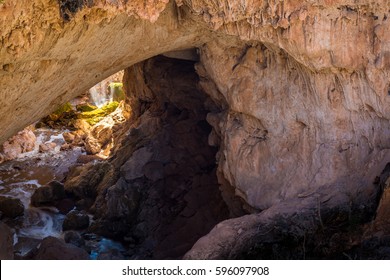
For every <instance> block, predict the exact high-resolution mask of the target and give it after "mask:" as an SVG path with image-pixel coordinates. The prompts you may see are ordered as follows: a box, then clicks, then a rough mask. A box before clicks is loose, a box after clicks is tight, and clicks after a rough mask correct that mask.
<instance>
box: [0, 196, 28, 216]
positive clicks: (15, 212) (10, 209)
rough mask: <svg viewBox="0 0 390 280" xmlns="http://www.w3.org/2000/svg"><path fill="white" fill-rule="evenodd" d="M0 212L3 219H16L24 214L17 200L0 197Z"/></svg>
mask: <svg viewBox="0 0 390 280" xmlns="http://www.w3.org/2000/svg"><path fill="white" fill-rule="evenodd" d="M0 212H2V213H3V216H4V217H8V218H16V217H18V216H22V215H23V214H24V206H23V203H22V202H21V201H20V199H18V198H12V197H6V196H0Z"/></svg>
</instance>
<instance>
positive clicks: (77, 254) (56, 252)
mask: <svg viewBox="0 0 390 280" xmlns="http://www.w3.org/2000/svg"><path fill="white" fill-rule="evenodd" d="M33 259H34V260H88V259H89V255H88V253H87V252H86V251H85V250H83V249H81V248H78V247H76V246H74V245H72V244H69V243H68V244H67V243H65V242H64V241H63V240H60V239H58V238H55V237H52V236H49V237H46V238H45V239H43V240H42V242H41V245H40V246H39V249H38V250H37V252H36V254H35V255H34V256H33Z"/></svg>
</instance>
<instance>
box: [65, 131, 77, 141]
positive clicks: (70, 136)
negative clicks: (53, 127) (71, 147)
mask: <svg viewBox="0 0 390 280" xmlns="http://www.w3.org/2000/svg"><path fill="white" fill-rule="evenodd" d="M62 136H63V137H64V140H65V142H66V143H72V142H73V140H74V139H75V134H74V133H73V132H64V133H62Z"/></svg>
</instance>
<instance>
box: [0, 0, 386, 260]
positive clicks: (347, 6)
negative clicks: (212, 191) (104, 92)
mask: <svg viewBox="0 0 390 280" xmlns="http://www.w3.org/2000/svg"><path fill="white" fill-rule="evenodd" d="M389 9H390V6H389V3H388V1H386V0H381V1H374V2H373V1H365V0H361V1H350V0H335V1H316V2H313V1H309V0H307V1H298V0H291V1H253V0H245V1H226V0H215V1H206V0H176V1H168V0H153V1H147V3H146V4H145V1H58V2H56V1H48V0H35V1H32V2H31V1H25V0H23V1H17V2H16V1H5V2H4V3H2V4H0V18H1V19H2V20H1V21H0V38H1V40H0V42H1V48H0V58H1V60H0V61H1V62H0V84H1V89H0V105H1V108H2V109H1V112H0V128H1V129H2V134H1V136H0V141H5V140H6V139H8V137H10V136H12V135H13V134H14V133H15V132H16V131H19V130H20V129H21V128H23V127H24V126H26V125H27V124H29V123H31V122H33V121H35V120H37V119H39V118H40V117H42V116H44V115H47V114H48V113H50V112H51V111H52V110H53V109H55V108H56V107H57V106H58V105H60V104H62V103H64V102H65V101H67V100H69V99H71V98H72V97H75V96H77V95H78V94H79V93H80V92H83V91H85V90H86V89H87V88H89V87H91V86H92V85H94V84H96V83H97V82H98V81H100V80H102V79H104V78H106V77H107V76H109V75H110V74H112V73H115V72H117V71H118V70H120V69H123V68H126V67H129V66H131V65H134V64H135V63H137V62H140V61H142V60H145V59H147V58H150V57H152V56H154V55H157V54H162V53H166V54H167V56H173V57H175V55H176V56H177V55H179V54H180V55H182V54H188V51H183V50H192V51H193V50H194V48H198V51H197V52H196V53H193V54H194V56H192V55H191V60H193V61H198V60H199V62H198V63H197V64H196V66H195V67H196V71H197V74H198V75H199V77H200V81H196V82H194V83H191V85H192V86H193V87H196V84H198V85H199V87H200V88H201V91H202V92H205V93H206V94H207V95H209V96H210V97H211V99H212V100H213V102H209V105H210V104H211V103H213V105H212V106H211V107H207V106H206V107H203V109H206V110H205V111H204V112H202V114H200V115H202V118H203V119H202V120H201V119H200V118H199V116H200V115H199V114H194V112H197V109H196V108H198V107H197V106H198V105H199V104H198V102H199V100H197V99H196V98H195V99H192V98H189V99H188V100H183V98H184V97H188V96H186V94H185V92H186V91H187V90H188V88H186V87H184V86H183V85H182V84H179V85H176V86H178V88H181V89H183V88H185V89H186V90H184V91H183V92H180V94H173V95H170V90H171V85H169V86H167V85H166V84H164V82H163V83H162V84H161V85H158V86H157V85H155V84H154V83H153V82H150V81H153V79H155V78H156V77H162V78H164V77H165V76H164V75H177V71H176V72H175V71H173V72H169V71H168V72H166V73H165V72H164V73H162V72H159V71H162V70H161V69H165V70H167V68H164V67H165V66H164V63H163V62H161V61H160V62H161V63H162V64H158V65H155V66H158V67H161V69H160V70H159V69H158V67H157V68H156V69H151V68H150V65H151V64H150V63H153V62H150V61H149V62H148V63H145V64H137V66H133V67H131V68H129V69H130V70H131V71H128V72H127V77H125V80H126V79H128V81H132V82H133V84H132V86H127V93H128V96H127V101H128V102H129V105H130V107H131V110H132V114H133V118H132V120H134V121H135V122H136V123H135V124H134V125H133V126H132V130H130V131H129V132H128V135H127V136H128V137H127V138H126V137H124V139H125V140H124V143H123V145H122V148H121V147H119V148H116V154H115V155H114V157H113V159H112V160H111V161H110V162H109V163H107V164H106V163H104V164H102V165H104V172H95V173H94V174H93V176H89V173H88V172H87V171H85V170H84V171H83V170H76V171H75V172H74V173H73V174H72V175H73V179H69V180H68V182H67V183H66V184H65V188H66V189H67V190H68V191H69V192H70V193H72V194H73V195H74V196H75V197H77V198H79V199H80V200H82V199H85V197H87V198H88V199H93V200H94V199H95V198H97V200H96V201H95V205H94V208H93V210H94V211H95V213H96V215H97V216H98V217H99V218H100V222H101V225H105V222H107V221H109V223H108V224H107V227H106V228H109V229H110V231H111V232H112V233H114V234H119V233H120V234H122V235H123V234H124V235H126V234H129V236H128V239H129V240H133V241H131V242H132V243H134V244H135V245H134V249H135V251H134V255H137V254H138V255H139V256H142V257H146V256H150V255H148V254H149V253H150V252H151V251H153V252H154V254H155V256H158V254H159V253H158V252H165V253H166V252H167V251H164V250H165V249H161V251H159V249H156V248H163V247H164V246H163V245H162V244H164V242H166V244H170V242H171V241H170V240H169V238H168V237H167V235H166V234H165V233H164V232H163V231H159V232H158V226H159V225H158V224H155V223H154V222H155V221H153V220H152V221H151V220H149V219H148V218H143V217H150V216H153V217H160V216H164V211H165V210H166V207H168V206H167V205H171V206H172V208H171V209H169V210H167V211H168V212H175V211H177V213H181V211H184V210H183V209H186V208H185V207H184V208H183V209H181V208H180V203H178V204H176V203H172V204H169V203H168V204H164V205H165V206H161V207H162V209H159V211H160V212H159V213H155V212H153V211H154V210H153V211H152V212H148V211H147V210H144V209H155V208H153V207H154V206H155V205H159V204H158V203H159V202H158V201H160V200H159V199H161V194H162V193H164V191H166V190H170V189H169V187H170V186H173V185H175V186H178V185H180V183H177V182H171V181H172V180H173V179H172V178H171V177H170V176H171V175H172V174H174V173H175V172H176V171H177V170H181V169H183V170H184V169H185V168H188V169H192V170H189V171H188V172H187V176H189V175H188V174H191V173H190V172H193V171H194V170H196V169H194V168H192V167H193V165H196V166H197V167H201V168H203V167H202V166H207V164H205V162H208V160H209V158H208V157H207V158H206V159H205V158H204V153H203V152H205V153H207V154H208V153H209V151H206V148H205V147H203V146H202V147H198V146H196V145H197V143H193V142H194V136H189V135H193V133H196V130H197V129H200V130H202V128H204V127H205V124H204V120H207V122H208V123H209V124H210V125H212V127H213V130H212V131H207V134H208V142H209V144H210V145H212V146H215V147H216V148H215V149H218V152H217V154H216V159H217V166H216V170H213V171H212V170H211V168H210V170H208V172H209V174H214V175H215V173H216V176H217V178H218V179H217V178H213V179H210V178H208V179H207V180H208V181H211V182H212V185H214V186H216V185H218V184H219V185H220V186H221V193H222V196H223V198H224V200H225V201H226V203H227V204H228V208H229V211H230V216H232V217H234V216H240V215H242V214H244V213H246V212H251V213H253V214H252V215H249V216H245V217H243V218H241V219H243V220H230V221H226V222H224V223H223V224H221V225H219V226H217V227H216V228H215V229H214V230H213V231H212V232H211V233H210V234H209V235H208V236H206V237H204V239H202V240H200V241H199V243H198V244H197V245H195V247H194V248H193V249H192V251H191V252H189V253H188V254H187V257H189V258H220V257H237V256H239V255H240V252H242V250H246V249H248V248H247V247H245V246H252V245H253V243H250V242H247V241H248V240H253V239H256V238H258V237H259V236H258V235H257V233H256V232H255V229H256V228H258V227H259V225H264V226H265V227H267V224H270V225H272V223H276V225H277V223H278V222H279V221H273V220H272V219H269V217H274V215H275V213H276V212H277V211H279V209H281V210H283V213H285V215H284V214H283V215H282V220H283V219H284V218H288V219H290V218H292V217H293V215H294V213H301V214H299V215H302V216H300V217H302V219H301V221H302V226H303V227H306V226H307V227H308V230H309V231H310V232H312V233H314V232H316V231H317V228H318V225H319V226H320V227H322V224H323V221H321V218H319V219H318V221H317V222H316V224H315V225H306V224H305V223H304V222H303V221H304V219H306V218H307V217H308V218H310V217H313V216H315V213H316V211H317V212H318V205H317V204H318V199H320V200H321V201H322V199H325V198H324V197H326V196H327V195H331V197H330V198H329V200H326V199H328V198H326V199H325V201H324V202H323V203H325V206H324V207H325V209H328V210H329V213H333V212H332V211H337V209H338V208H339V207H340V209H344V210H345V209H349V210H345V211H347V212H348V211H350V212H356V211H357V213H360V212H359V211H361V209H366V210H367V216H370V215H369V214H372V213H373V212H374V211H373V210H372V209H373V208H375V207H374V206H373V205H375V203H377V202H378V200H377V198H378V194H379V193H380V191H379V190H378V188H377V186H376V185H375V184H374V179H375V177H376V176H378V175H379V174H380V173H381V172H382V170H383V169H384V168H385V165H386V164H387V163H388V162H390V125H389V120H390V43H389V42H390V33H389V32H387V31H388V30H389V29H390V18H389V17H390V14H389ZM42 11H45V12H44V13H42ZM172 51H173V52H172ZM177 51H178V52H177ZM186 57H188V56H186ZM151 61H155V62H156V60H151ZM157 61H158V60H157ZM191 63H193V62H191ZM181 66H182V67H184V68H185V65H184V64H183V65H181ZM148 75H153V76H148ZM171 78H172V77H171ZM167 80H169V79H168V78H167V79H165V81H167ZM184 80H185V79H184ZM179 83H180V82H179ZM132 87H133V88H132ZM167 88H169V90H166V89H167ZM161 89H162V90H161ZM161 91H162V92H163V95H162V96H160V95H159V94H157V93H160V92H161ZM134 93H136V94H134ZM175 93H178V92H175ZM203 101H205V100H202V102H203ZM178 104H180V105H178ZM194 110H195V111H194ZM15 112H16V113H17V115H18V118H15V117H14V115H15ZM206 113H208V114H207V117H206ZM190 116H191V117H190ZM195 121H196V122H195ZM191 133H192V134H191ZM178 135H180V137H178ZM195 139H196V138H195ZM195 142H196V141H195ZM183 143H193V144H194V147H196V149H200V150H201V151H202V152H201V153H200V154H201V156H199V155H194V157H193V158H192V159H191V160H189V159H187V158H186V157H185V156H184V154H182V153H181V152H180V151H179V150H180V149H184V148H186V147H183ZM162 146H163V147H164V148H161V147H162ZM171 148H175V149H178V150H175V151H174V152H172V149H171ZM202 149H204V151H203V150H202ZM207 149H211V148H210V147H208V146H207ZM157 151H159V152H157ZM169 152H171V154H169ZM187 152H188V151H187ZM214 152H216V150H215V151H214ZM167 153H168V155H167ZM190 154H191V151H190ZM173 155H175V157H173ZM140 159H142V160H141V161H142V162H141V163H142V164H141V165H142V168H141V167H140V166H139V165H137V163H139V162H140ZM175 164H176V165H175ZM182 164H185V167H182V166H181V165H182ZM102 167H103V166H102ZM179 167H180V168H179ZM88 168H89V169H90V171H91V170H92V171H93V170H99V169H98V168H95V167H93V166H92V165H89V167H88ZM206 169H207V168H206ZM203 171H204V170H203ZM195 173H196V172H195ZM206 173H207V172H206ZM206 173H203V175H202V176H204V174H206ZM107 174H108V175H107ZM202 176H198V177H199V178H197V176H195V175H193V176H192V175H191V177H192V181H191V182H192V183H191V184H194V182H200V183H199V184H198V185H197V186H196V187H194V188H190V189H186V188H184V189H186V191H188V192H191V191H192V190H196V191H195V192H198V191H199V195H202V194H203V193H204V191H203V190H202V191H201V188H202V187H204V186H205V185H207V183H206V182H205V181H206V180H205V179H204V178H203V177H202ZM210 176H211V175H210ZM70 177H72V176H70ZM170 180H171V181H170ZM217 180H218V182H217ZM79 183H80V184H79ZM148 184H149V185H148ZM151 184H152V185H153V188H148V187H145V186H150V185H151ZM188 184H189V183H188ZM186 186H188V185H186ZM200 186H202V187H200ZM198 187H199V188H198ZM164 195H165V194H164ZM176 195H177V196H176ZM171 196H173V197H171ZM178 198H180V199H178ZM175 199H178V200H180V201H181V202H182V201H186V203H188V204H191V199H189V200H186V195H185V194H184V192H183V193H180V194H176V193H175V191H173V194H171V193H169V195H167V196H166V197H165V196H164V197H162V200H161V201H171V202H172V201H175ZM208 203H210V202H208ZM320 204H321V203H320ZM147 205H151V207H150V208H148V207H147ZM347 205H349V206H347ZM351 205H355V206H354V207H351ZM198 206H199V205H198ZM175 207H176V208H177V209H176V208H175ZM186 207H187V206H186ZM199 207H202V206H201V205H200V206H199ZM283 207H285V208H283ZM348 207H349V208H348ZM179 208H180V209H179ZM190 208H191V207H190ZM103 209H109V211H108V212H107V214H103V213H102V210H103ZM272 209H273V210H272ZM275 209H276V210H277V211H276V210H275ZM316 209H317V210H316ZM332 209H333V210H332ZM344 210H343V211H342V212H343V213H344V212H345V211H344ZM191 211H193V208H191V209H187V210H186V211H184V213H185V214H183V215H189V216H191V215H193V213H192V212H191ZM260 211H263V212H261V213H259V212H260ZM275 211H276V212H275ZM286 211H287V212H286ZM157 212H158V211H157ZM363 212H364V211H363ZM175 213H176V212H175ZM188 213H190V214H188ZM122 214H123V215H124V216H123V217H124V218H125V220H126V219H128V221H130V222H129V223H128V224H127V225H124V224H123V219H122V220H120V219H118V220H117V221H115V219H113V218H114V217H121V218H122V216H121V215H122ZM267 215H268V216H269V217H268V216H267ZM195 216H196V215H195ZM330 216H331V217H333V216H332V214H330ZM363 216H364V215H363ZM168 217H171V216H170V215H168ZM175 217H176V216H175ZM191 217H192V216H191ZM219 218H220V217H219ZM134 219H135V220H134ZM194 219H195V220H196V218H194ZM197 219H198V220H201V218H199V217H197ZM238 219H240V218H238ZM367 219H368V218H367ZM367 219H366V220H367ZM216 220H218V219H214V220H213V221H216ZM363 220H364V219H363ZM237 221H238V222H237ZM240 221H243V223H244V224H245V225H247V226H246V227H245V228H246V229H248V234H247V235H245V236H246V237H245V238H244V237H242V238H241V237H239V236H237V234H236V233H234V234H233V233H232V232H234V230H236V226H235V225H236V224H237V223H241V222H240ZM172 224H174V222H173V223H172ZM336 224H337V223H336ZM210 225H211V223H210ZM330 225H333V223H330ZM294 226H296V225H293V224H290V225H287V226H286V227H285V228H284V229H283V230H292V231H293V227H294ZM221 227H222V228H224V227H226V228H227V230H226V231H223V230H218V228H221ZM98 228H99V226H98ZM179 228H181V225H180V226H178V227H177V230H179ZM187 230H188V228H187V229H186V230H184V231H183V232H185V231H187ZM238 230H239V229H238ZM204 231H206V229H204ZM130 232H131V234H130ZM157 232H158V234H159V236H157ZM224 232H227V234H224ZM218 234H219V238H220V240H219V241H218V242H222V243H223V242H224V241H223V240H225V241H226V244H233V243H234V244H235V242H236V241H232V240H233V239H235V238H236V237H237V238H238V237H239V238H240V240H239V241H237V242H239V244H241V245H243V243H242V242H244V243H245V242H247V245H245V246H241V245H239V246H236V245H234V244H233V245H231V246H230V245H229V246H230V247H229V246H227V247H226V248H231V249H232V252H233V253H228V252H227V251H226V252H225V251H223V252H217V251H215V252H209V251H207V250H203V249H204V248H203V247H202V246H203V245H204V244H211V243H213V240H214V239H215V238H216V236H217V235H218ZM131 235H134V236H131ZM182 235H183V236H184V234H182ZM298 235H299V238H298V239H299V240H301V238H303V237H304V238H306V237H305V235H302V234H301V233H299V234H298ZM277 236H278V234H276V235H273V236H270V237H269V238H274V239H275V238H276V237H277ZM302 236H303V237H302ZM165 237H167V239H166V240H165V241H163V240H162V239H163V238H165ZM276 239H277V238H276ZM276 239H275V240H276ZM340 242H341V241H340ZM313 243H315V242H313ZM140 244H143V245H142V246H141V247H142V248H146V249H147V250H146V251H144V252H137V251H136V250H137V248H138V247H137V246H138V245H140ZM188 244H190V242H189V243H188ZM188 244H186V246H188ZM202 244H203V245H202ZM159 246H160V247H159ZM253 246H255V245H253ZM183 248H184V247H183ZM183 248H178V249H177V250H176V251H175V254H176V255H180V254H179V253H178V252H182V251H183V250H184V249H183ZM200 248H203V249H200ZM234 248H235V249H234ZM206 249H207V248H206ZM233 249H234V250H233ZM148 250H149V251H148ZM165 256H168V255H165Z"/></svg>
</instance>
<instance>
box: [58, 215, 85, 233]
mask: <svg viewBox="0 0 390 280" xmlns="http://www.w3.org/2000/svg"><path fill="white" fill-rule="evenodd" d="M88 226H89V217H88V215H87V214H83V213H81V212H79V211H77V210H73V211H70V212H69V213H68V214H67V215H66V217H65V220H64V223H63V224H62V230H63V231H66V230H81V229H86V228H87V227H88Z"/></svg>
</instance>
